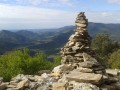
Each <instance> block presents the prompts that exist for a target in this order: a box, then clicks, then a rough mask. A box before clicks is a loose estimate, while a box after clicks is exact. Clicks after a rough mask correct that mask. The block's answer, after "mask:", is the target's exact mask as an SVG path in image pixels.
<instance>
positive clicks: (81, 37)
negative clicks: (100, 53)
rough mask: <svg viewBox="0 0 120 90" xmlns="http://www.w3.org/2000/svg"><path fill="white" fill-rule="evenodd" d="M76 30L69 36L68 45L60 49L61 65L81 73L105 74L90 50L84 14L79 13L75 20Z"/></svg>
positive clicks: (89, 39)
mask: <svg viewBox="0 0 120 90" xmlns="http://www.w3.org/2000/svg"><path fill="white" fill-rule="evenodd" d="M75 23H76V26H77V29H76V31H75V33H74V34H73V35H71V36H70V38H69V41H68V43H67V44H66V45H65V47H64V48H63V49H62V51H61V52H62V64H71V66H73V67H74V68H76V69H80V70H81V72H89V73H100V74H102V73H105V68H104V67H103V66H102V65H101V63H100V62H98V61H97V60H96V58H95V53H94V52H93V51H92V50H91V48H90V45H91V37H90V36H89V34H88V32H87V26H88V20H87V19H86V17H85V15H84V12H81V13H80V14H79V15H78V16H77V19H76V22H75Z"/></svg>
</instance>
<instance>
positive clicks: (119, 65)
mask: <svg viewBox="0 0 120 90" xmlns="http://www.w3.org/2000/svg"><path fill="white" fill-rule="evenodd" d="M108 61H109V66H110V67H111V68H113V69H115V68H116V69H120V49H119V50H117V51H115V52H113V53H112V54H111V55H110V58H109V60H108Z"/></svg>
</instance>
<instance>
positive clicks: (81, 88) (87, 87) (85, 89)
mask: <svg viewBox="0 0 120 90" xmlns="http://www.w3.org/2000/svg"><path fill="white" fill-rule="evenodd" d="M73 90H100V89H99V87H97V86H95V85H92V84H90V83H77V82H75V84H73Z"/></svg>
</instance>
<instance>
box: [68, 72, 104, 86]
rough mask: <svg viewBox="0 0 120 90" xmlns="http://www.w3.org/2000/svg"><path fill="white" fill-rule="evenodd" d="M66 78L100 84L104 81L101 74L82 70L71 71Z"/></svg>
mask: <svg viewBox="0 0 120 90" xmlns="http://www.w3.org/2000/svg"><path fill="white" fill-rule="evenodd" d="M66 78H67V79H68V80H69V81H70V80H71V81H76V82H80V83H81V82H82V83H92V84H100V83H101V81H102V75H101V74H94V73H81V72H75V71H74V72H71V73H70V74H68V75H66Z"/></svg>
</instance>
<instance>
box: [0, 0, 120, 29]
mask: <svg viewBox="0 0 120 90" xmlns="http://www.w3.org/2000/svg"><path fill="white" fill-rule="evenodd" d="M81 11H84V12H86V16H87V18H88V19H89V21H90V22H100V23H120V0H0V29H41V28H58V27H62V26H66V25H74V21H75V18H76V15H77V14H78V13H79V12H81Z"/></svg>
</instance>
